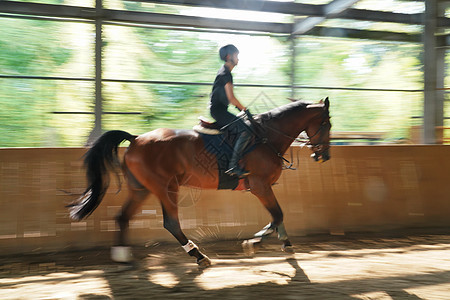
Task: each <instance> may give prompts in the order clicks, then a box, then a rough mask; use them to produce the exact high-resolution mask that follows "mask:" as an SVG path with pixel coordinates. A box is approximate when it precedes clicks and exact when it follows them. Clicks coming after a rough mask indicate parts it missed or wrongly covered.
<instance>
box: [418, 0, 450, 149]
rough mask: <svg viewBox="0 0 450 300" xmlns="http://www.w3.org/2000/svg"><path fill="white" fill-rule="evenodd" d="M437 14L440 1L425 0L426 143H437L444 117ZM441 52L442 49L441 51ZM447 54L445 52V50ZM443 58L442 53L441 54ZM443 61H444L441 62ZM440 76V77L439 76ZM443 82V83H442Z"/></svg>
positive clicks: (424, 132)
mask: <svg viewBox="0 0 450 300" xmlns="http://www.w3.org/2000/svg"><path fill="white" fill-rule="evenodd" d="M437 16H438V1H437V0H426V1H425V20H424V24H425V30H424V37H423V42H424V83H425V86H424V114H423V136H422V141H423V143H424V144H435V143H436V142H437V138H436V126H438V125H439V124H442V119H443V113H442V112H443V101H442V99H439V96H440V95H442V96H443V93H438V92H437V90H436V88H437V87H438V81H439V82H441V81H442V82H443V74H441V73H442V72H439V73H440V74H439V76H438V67H437V66H438V51H437V50H436V46H437V38H436V32H437ZM439 53H441V51H440V52H439ZM444 55H445V52H444ZM439 56H440V58H442V54H441V55H439ZM440 63H442V62H440ZM438 77H439V78H438ZM440 84H441V83H439V85H440ZM442 84H443V83H442Z"/></svg>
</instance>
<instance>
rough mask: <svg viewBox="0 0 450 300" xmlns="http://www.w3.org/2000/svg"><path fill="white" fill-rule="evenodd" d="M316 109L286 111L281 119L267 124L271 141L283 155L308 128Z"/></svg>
mask: <svg viewBox="0 0 450 300" xmlns="http://www.w3.org/2000/svg"><path fill="white" fill-rule="evenodd" d="M315 111H316V109H308V108H305V109H303V110H300V111H294V112H289V113H286V114H285V115H284V116H283V117H281V118H279V119H274V120H271V121H270V122H269V123H268V124H267V126H269V127H270V128H271V130H268V132H269V137H268V140H269V142H270V143H271V144H272V145H273V146H274V147H275V149H276V150H277V151H278V153H280V154H281V155H283V154H284V153H286V151H287V150H288V149H289V147H290V146H291V144H292V142H293V141H294V140H295V138H296V137H297V136H298V135H299V134H300V133H301V132H302V131H304V130H305V129H306V127H307V124H308V123H309V121H310V120H311V119H312V118H314V117H315V116H316V113H315Z"/></svg>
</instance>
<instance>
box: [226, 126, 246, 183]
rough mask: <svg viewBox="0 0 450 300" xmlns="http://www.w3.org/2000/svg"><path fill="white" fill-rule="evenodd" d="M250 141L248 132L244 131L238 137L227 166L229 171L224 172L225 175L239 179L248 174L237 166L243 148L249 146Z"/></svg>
mask: <svg viewBox="0 0 450 300" xmlns="http://www.w3.org/2000/svg"><path fill="white" fill-rule="evenodd" d="M244 126H245V125H244ZM250 139H251V135H250V133H249V132H248V130H245V129H244V130H243V131H242V132H241V134H240V135H239V138H238V140H237V141H236V144H235V145H234V149H233V156H232V157H231V160H230V163H229V165H228V168H229V169H228V170H227V171H226V173H227V174H229V175H236V176H239V177H242V176H247V175H248V174H250V173H249V172H248V171H247V170H245V169H242V168H241V167H240V166H239V160H240V159H241V157H242V154H243V152H244V150H245V148H246V147H247V145H248V144H249V142H250Z"/></svg>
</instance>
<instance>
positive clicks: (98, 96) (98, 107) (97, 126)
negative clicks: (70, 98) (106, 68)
mask: <svg viewBox="0 0 450 300" xmlns="http://www.w3.org/2000/svg"><path fill="white" fill-rule="evenodd" d="M102 1H103V0H95V11H96V19H95V108H94V113H95V123H94V128H93V129H92V131H91V133H90V135H89V138H88V141H87V144H88V145H90V144H92V143H93V142H95V140H97V138H98V137H100V135H101V134H102V113H103V107H102V102H103V98H102V44H103V37H102V14H103V3H102Z"/></svg>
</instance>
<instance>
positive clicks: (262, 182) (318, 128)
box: [70, 98, 331, 267]
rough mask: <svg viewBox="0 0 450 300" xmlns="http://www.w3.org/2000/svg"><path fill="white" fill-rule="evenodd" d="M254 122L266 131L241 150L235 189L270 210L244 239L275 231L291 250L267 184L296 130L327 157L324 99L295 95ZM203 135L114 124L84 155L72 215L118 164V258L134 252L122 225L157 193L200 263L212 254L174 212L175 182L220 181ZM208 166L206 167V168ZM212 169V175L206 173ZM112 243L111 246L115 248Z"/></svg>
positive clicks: (211, 185) (95, 195) (78, 215)
mask: <svg viewBox="0 0 450 300" xmlns="http://www.w3.org/2000/svg"><path fill="white" fill-rule="evenodd" d="M255 122H256V123H258V124H260V127H261V128H262V129H263V131H264V132H265V138H264V139H263V142H260V143H257V144H256V145H255V146H254V148H253V150H252V151H251V152H249V153H247V154H245V155H244V157H243V159H242V161H241V163H242V165H243V166H245V168H246V169H247V170H248V171H250V175H248V176H247V177H245V178H244V179H241V180H240V184H239V186H238V187H237V189H244V188H245V189H248V190H250V192H251V193H252V194H254V195H255V196H256V197H258V198H259V200H260V201H261V203H262V204H263V205H264V207H265V208H266V209H267V210H268V211H269V212H270V214H271V216H272V222H271V223H270V224H269V225H267V226H266V227H264V228H263V229H262V230H261V231H260V232H258V233H256V234H255V237H254V238H253V239H252V240H250V241H246V242H244V243H243V245H244V244H245V245H247V246H248V245H249V244H250V245H253V244H255V243H256V244H258V243H260V242H261V241H262V239H263V238H264V237H266V236H268V235H270V234H271V233H273V232H275V231H276V232H277V233H278V238H279V239H280V240H281V241H282V242H283V249H284V250H286V251H293V250H292V245H291V243H290V241H289V239H288V236H287V233H286V230H285V228H284V225H283V212H282V210H281V208H280V206H279V204H278V201H277V199H276V197H275V195H274V193H273V191H272V185H273V184H274V183H275V182H276V181H277V180H278V178H279V177H280V174H281V171H282V165H283V161H282V159H283V154H284V153H285V152H286V151H287V149H288V148H289V147H290V145H291V144H292V142H293V141H294V140H295V138H296V137H297V136H298V135H299V134H300V133H301V132H302V131H306V133H307V135H308V137H309V142H308V143H309V145H310V147H311V149H312V151H313V154H312V156H313V158H314V159H315V160H316V161H326V160H328V159H329V158H330V156H329V147H330V146H329V142H330V137H329V132H330V128H331V124H330V117H329V101H328V98H327V99H325V101H324V102H323V101H321V102H319V103H318V104H308V103H303V102H293V103H290V104H287V105H284V106H281V107H279V108H276V109H273V110H271V111H269V112H266V113H263V114H259V115H256V116H255ZM124 140H128V141H130V145H129V147H128V149H127V150H126V152H125V155H124V159H123V163H122V164H120V163H119V161H118V158H117V147H118V145H119V144H120V143H121V142H122V141H124ZM205 146H206V145H205V142H204V140H203V139H202V137H201V135H200V134H199V133H198V132H196V131H193V130H174V129H166V128H160V129H156V130H154V131H151V132H148V133H145V134H143V135H140V136H133V135H131V134H129V133H127V132H124V131H120V130H115V131H109V132H106V133H105V134H103V135H102V136H101V137H100V138H99V139H98V140H97V141H96V142H95V144H94V145H93V146H92V148H90V149H89V151H88V152H87V153H86V156H85V160H84V162H85V166H86V168H87V180H88V185H89V186H88V188H87V189H86V191H85V192H84V193H83V195H82V196H81V197H80V198H79V199H78V200H77V201H76V202H75V203H73V204H71V205H70V215H71V217H72V218H73V219H76V220H81V219H83V218H85V217H87V216H89V215H90V214H91V213H92V212H93V211H94V210H95V208H96V207H97V206H98V205H99V204H100V202H101V200H102V198H103V196H104V195H105V192H106V190H107V188H108V184H109V177H108V176H107V174H108V169H109V168H111V167H117V166H120V165H121V166H122V170H123V173H124V175H125V178H126V181H127V184H128V191H129V195H128V198H127V202H126V203H125V205H124V206H123V208H122V210H121V212H120V214H119V215H118V216H117V218H116V220H117V223H118V225H119V227H120V231H119V234H118V241H117V242H118V245H119V246H122V247H118V248H116V250H114V248H113V252H112V258H113V259H114V260H116V261H122V262H124V261H128V260H129V259H130V256H131V252H125V254H124V253H121V252H117V251H120V250H126V251H130V250H129V247H125V246H126V245H127V230H128V224H129V221H130V219H131V218H132V217H133V215H134V214H135V213H136V212H137V211H138V209H139V208H140V207H141V205H142V203H143V202H144V200H145V199H146V198H148V196H149V195H150V194H151V193H153V194H155V195H156V196H157V197H158V198H159V201H160V203H161V206H162V210H163V216H164V228H166V229H167V230H168V231H169V232H170V233H171V234H172V235H173V236H174V237H175V238H176V239H177V240H178V242H179V243H180V244H181V246H182V247H183V248H184V250H185V251H186V252H187V253H188V254H189V255H190V256H194V257H195V258H197V263H198V264H199V266H200V267H207V266H209V265H210V264H211V262H210V260H209V258H208V257H207V256H206V255H204V254H202V253H201V252H200V251H199V249H198V247H197V246H196V245H195V244H194V243H193V242H192V241H190V240H188V238H187V237H186V236H185V235H184V233H183V231H182V230H181V227H180V222H179V219H178V206H177V194H178V189H179V186H180V185H186V186H194V187H199V188H202V189H217V188H218V186H219V175H218V167H217V162H216V164H215V165H213V166H212V167H211V164H207V163H205V161H204V160H205V158H204V156H205V155H204V154H205ZM205 166H209V168H210V169H208V170H205V168H206V167H205ZM211 174H212V175H211ZM114 251H116V253H115V252H114Z"/></svg>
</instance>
